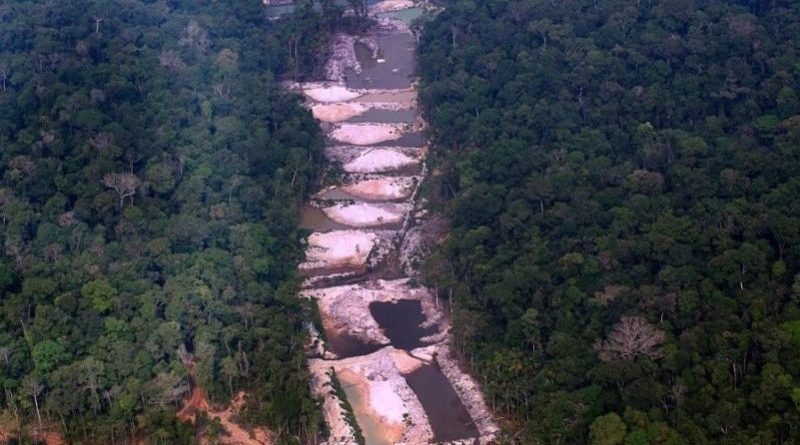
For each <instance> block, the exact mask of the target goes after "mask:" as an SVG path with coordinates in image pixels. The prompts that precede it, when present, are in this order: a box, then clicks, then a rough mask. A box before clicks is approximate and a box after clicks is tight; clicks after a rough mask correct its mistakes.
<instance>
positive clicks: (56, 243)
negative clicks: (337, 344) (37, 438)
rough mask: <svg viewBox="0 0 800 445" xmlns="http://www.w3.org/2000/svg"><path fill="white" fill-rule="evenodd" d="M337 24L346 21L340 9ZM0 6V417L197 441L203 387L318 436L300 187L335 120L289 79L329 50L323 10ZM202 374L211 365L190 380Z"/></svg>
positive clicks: (101, 437)
mask: <svg viewBox="0 0 800 445" xmlns="http://www.w3.org/2000/svg"><path fill="white" fill-rule="evenodd" d="M326 17H327V19H326V20H332V19H335V18H336V17H337V16H335V15H331V14H328V15H327V16H326ZM294 18H295V19H294V20H292V19H290V20H281V21H278V22H270V21H268V20H267V18H266V14H265V9H264V6H263V5H262V4H261V2H260V1H236V2H230V1H221V2H209V1H199V0H197V1H196V0H174V1H154V0H90V1H87V0H58V1H44V2H42V1H29V0H26V1H22V0H12V1H4V2H3V3H2V5H0V250H2V256H0V310H1V312H0V386H2V391H0V408H2V413H0V425H2V427H3V432H5V433H8V432H11V434H12V437H14V439H13V440H17V438H16V435H17V430H18V429H19V430H20V433H19V435H20V436H22V440H23V441H27V440H28V439H26V438H25V436H26V435H27V434H30V433H31V432H32V431H34V432H35V431H38V430H40V429H42V428H43V429H49V430H51V431H53V430H55V431H57V432H59V433H60V434H64V435H65V436H66V438H67V439H68V440H70V441H73V442H79V443H86V444H99V443H133V441H134V440H139V439H144V440H145V441H146V442H148V443H153V444H156V443H159V444H180V443H191V442H193V441H194V440H195V437H194V435H195V431H193V429H192V427H191V426H190V425H188V424H185V423H183V422H179V421H176V418H175V412H176V411H177V409H178V408H179V407H180V406H181V404H182V401H183V400H184V399H185V398H186V397H187V395H188V392H189V390H190V388H191V386H192V385H199V386H200V387H202V388H203V389H204V391H205V392H206V393H207V394H208V397H209V398H210V400H211V402H213V403H219V404H225V403H227V401H228V400H229V398H230V397H231V396H232V395H233V394H234V393H237V392H238V391H241V390H244V391H246V392H247V394H248V398H247V409H246V411H245V412H244V413H243V414H242V418H241V421H242V422H243V424H245V425H253V424H266V425H268V426H269V427H270V428H271V429H272V430H273V431H274V432H276V433H277V434H278V440H279V441H281V442H282V443H283V442H295V441H303V442H309V441H313V440H315V439H316V437H317V435H318V434H320V432H319V428H318V425H319V413H318V408H317V404H316V403H315V401H314V400H312V399H311V397H310V395H309V392H308V383H307V375H306V366H305V355H304V352H303V342H304V329H303V324H302V320H303V319H304V318H305V315H304V310H305V309H304V307H303V306H302V305H301V303H299V302H298V300H297V298H296V296H295V291H296V286H297V278H296V277H295V275H294V274H295V269H296V264H297V262H298V261H299V260H300V259H301V258H302V254H303V252H302V246H301V242H300V239H301V237H300V235H301V234H300V233H299V232H298V230H297V228H296V211H297V205H298V202H299V201H300V200H301V199H302V197H303V195H304V194H305V193H306V192H307V190H308V185H309V184H310V183H311V182H312V181H314V178H316V176H317V173H318V168H319V166H320V165H321V161H322V146H323V141H322V136H321V134H320V133H319V129H318V127H317V124H316V123H315V121H314V120H313V119H312V117H311V115H310V113H308V112H307V111H306V110H304V109H303V108H302V107H301V106H300V105H299V103H298V99H297V97H296V96H293V95H289V94H287V93H284V92H282V90H281V87H280V85H278V84H277V81H276V79H277V78H279V76H280V75H281V74H282V73H284V72H286V73H290V74H295V75H302V74H303V73H307V72H310V71H312V70H313V69H315V67H316V66H317V64H316V59H315V58H314V55H315V54H320V51H319V50H320V48H321V47H323V45H324V42H325V39H326V38H327V36H328V33H329V32H330V31H331V29H332V26H334V25H335V23H334V24H332V25H331V24H328V25H326V26H323V17H322V16H321V15H320V14H317V13H316V12H314V11H312V10H311V8H310V7H308V5H306V7H300V8H298V11H297V13H296V14H295V17H294ZM189 370H192V373H193V375H190V371H189Z"/></svg>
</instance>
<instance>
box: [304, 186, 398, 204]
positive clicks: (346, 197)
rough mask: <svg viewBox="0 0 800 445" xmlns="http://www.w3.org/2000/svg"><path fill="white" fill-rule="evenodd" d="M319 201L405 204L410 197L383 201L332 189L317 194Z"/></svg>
mask: <svg viewBox="0 0 800 445" xmlns="http://www.w3.org/2000/svg"><path fill="white" fill-rule="evenodd" d="M317 197H318V199H328V200H331V201H362V202H403V201H405V200H406V199H407V198H408V197H401V198H397V199H382V198H368V197H361V196H356V195H353V194H350V193H347V192H345V191H343V190H342V189H340V188H335V189H330V190H328V191H325V192H322V193H319V194H317Z"/></svg>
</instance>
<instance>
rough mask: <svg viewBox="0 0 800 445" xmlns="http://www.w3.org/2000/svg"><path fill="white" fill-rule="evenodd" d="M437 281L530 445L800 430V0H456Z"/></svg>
mask: <svg viewBox="0 0 800 445" xmlns="http://www.w3.org/2000/svg"><path fill="white" fill-rule="evenodd" d="M446 6H447V8H446V10H445V11H444V12H443V13H442V14H440V15H439V16H438V17H437V18H436V19H435V20H434V21H432V22H431V23H429V24H428V25H427V26H426V28H425V31H424V33H423V36H422V39H421V63H420V66H421V72H422V77H423V81H422V100H423V102H424V106H425V110H426V113H427V117H428V119H429V121H430V123H431V134H432V136H433V137H434V141H435V144H436V145H435V157H436V162H437V165H436V166H435V167H436V168H435V169H434V172H435V173H436V174H435V175H434V178H433V179H432V182H431V184H434V188H433V190H432V192H433V193H432V194H433V196H438V197H440V198H442V199H441V202H442V203H443V205H444V206H445V208H446V209H447V211H448V212H449V214H450V215H451V217H452V224H453V231H452V234H451V235H450V236H449V238H448V239H447V241H446V242H445V243H444V245H443V246H442V247H441V248H440V249H439V250H438V252H436V254H435V255H434V256H433V257H432V258H431V260H430V261H429V262H428V264H427V277H428V280H430V282H432V283H434V284H436V285H437V286H438V288H439V289H440V291H444V292H448V293H450V295H451V296H452V298H453V301H454V314H453V317H454V327H455V328H454V334H455V339H454V341H455V349H456V350H457V351H459V353H461V354H462V355H463V358H464V363H465V364H467V365H468V366H471V368H472V370H473V371H474V372H475V373H476V374H477V375H478V376H479V377H480V380H481V381H482V382H483V383H484V388H485V390H486V392H487V397H488V401H489V403H490V405H491V406H492V407H493V408H494V409H495V410H496V412H497V414H498V416H499V417H501V418H508V419H510V421H509V430H510V434H509V437H513V441H515V442H517V443H525V444H556V443H561V444H574V443H594V444H609V445H614V444H625V445H640V444H641V445H644V444H672V445H677V444H708V443H722V444H769V443H780V444H789V443H800V411H798V407H800V275H798V272H799V271H800V205H799V204H798V196H800V179H798V178H800V102H799V101H798V94H800V64H799V63H798V61H799V60H800V6H798V3H797V2H794V1H788V0H734V1H722V0H642V1H635V2H634V1H622V0H603V1H598V0H592V1H583V0H561V1H534V0H486V1H476V0H451V1H447V2H446Z"/></svg>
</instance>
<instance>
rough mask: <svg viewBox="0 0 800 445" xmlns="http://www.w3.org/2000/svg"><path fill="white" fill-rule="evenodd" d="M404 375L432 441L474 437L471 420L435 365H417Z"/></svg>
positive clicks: (473, 427)
mask: <svg viewBox="0 0 800 445" xmlns="http://www.w3.org/2000/svg"><path fill="white" fill-rule="evenodd" d="M405 378H406V382H407V383H408V386H410V387H411V389H412V390H413V391H414V393H415V394H416V395H417V398H418V399H419V401H420V403H422V408H423V409H424V410H425V414H427V415H428V419H429V420H430V423H431V428H432V429H433V436H434V440H435V441H436V442H444V441H450V440H458V439H466V438H470V437H478V435H479V433H478V429H477V428H476V427H475V423H474V422H473V421H472V418H471V417H470V415H469V413H468V412H467V409H466V408H465V407H464V404H462V403H461V399H459V398H458V395H457V394H456V392H455V390H453V386H452V385H450V382H449V381H448V380H447V377H445V375H444V374H442V371H441V369H439V366H437V365H425V366H421V367H420V368H419V369H417V370H416V371H414V372H412V373H410V374H407V375H406V376H405Z"/></svg>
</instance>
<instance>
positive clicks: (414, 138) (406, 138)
mask: <svg viewBox="0 0 800 445" xmlns="http://www.w3.org/2000/svg"><path fill="white" fill-rule="evenodd" d="M384 144H385V143H384ZM391 144H392V145H393V146H395V147H421V146H423V145H425V136H424V135H423V134H422V132H421V131H417V132H414V133H408V134H404V135H403V137H401V138H400V139H397V140H394V141H392V142H391Z"/></svg>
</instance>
